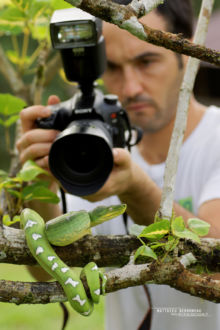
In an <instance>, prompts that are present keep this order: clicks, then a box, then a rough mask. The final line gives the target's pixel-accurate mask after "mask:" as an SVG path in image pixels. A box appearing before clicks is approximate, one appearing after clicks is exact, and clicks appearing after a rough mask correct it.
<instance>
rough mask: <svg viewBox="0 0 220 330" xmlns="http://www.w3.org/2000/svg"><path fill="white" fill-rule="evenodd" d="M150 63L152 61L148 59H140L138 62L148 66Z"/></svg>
mask: <svg viewBox="0 0 220 330" xmlns="http://www.w3.org/2000/svg"><path fill="white" fill-rule="evenodd" d="M151 63H152V61H149V60H141V61H140V62H139V65H143V66H149V65H150V64H151Z"/></svg>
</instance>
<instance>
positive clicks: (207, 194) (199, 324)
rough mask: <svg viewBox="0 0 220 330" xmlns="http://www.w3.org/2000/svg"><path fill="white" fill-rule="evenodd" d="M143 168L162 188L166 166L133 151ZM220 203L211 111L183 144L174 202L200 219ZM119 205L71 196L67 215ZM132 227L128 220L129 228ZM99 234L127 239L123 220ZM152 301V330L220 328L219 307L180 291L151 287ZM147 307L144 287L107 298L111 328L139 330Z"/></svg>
mask: <svg viewBox="0 0 220 330" xmlns="http://www.w3.org/2000/svg"><path fill="white" fill-rule="evenodd" d="M131 155H132V158H133V159H134V160H135V162H136V163H138V164H139V165H140V166H141V167H142V168H143V169H144V170H145V171H146V172H147V173H148V175H149V176H150V177H151V178H152V180H153V181H154V182H155V183H156V184H157V185H158V186H159V187H162V185H163V173H164V168H165V163H162V164H157V165H149V164H147V163H146V161H145V160H144V159H143V158H142V156H141V155H140V153H139V151H138V148H136V147H134V148H133V149H132V152H131ZM216 198H220V109H218V108H216V107H214V106H211V107H209V108H208V109H207V111H206V113H205V115H204V116H203V118H202V120H201V121H200V123H199V125H198V126H197V127H196V129H195V130H194V131H193V133H192V134H191V135H190V136H189V138H188V139H187V140H186V141H185V142H184V144H183V146H182V149H181V153H180V160H179V165H178V171H177V177H176V187H175V201H177V202H179V203H180V204H181V205H182V206H184V207H185V208H187V209H188V210H190V211H191V212H193V213H194V214H197V212H198V209H199V206H200V205H201V204H202V203H204V202H206V201H208V200H212V199H216ZM116 203H118V198H117V197H116V196H112V197H109V198H107V199H105V200H103V201H101V202H97V203H90V202H88V201H85V200H83V199H81V198H79V197H75V196H70V195H67V206H68V211H70V210H80V209H87V210H91V209H93V208H94V207H95V206H97V205H110V204H116ZM131 224H132V220H131V219H129V221H128V226H129V225H131ZM93 233H94V234H96V235H99V234H102V235H103V234H104V235H105V234H106V235H107V234H108V235H118V234H125V228H124V223H123V221H122V217H118V218H115V219H113V220H111V221H108V222H105V223H103V224H101V225H99V226H97V227H95V228H94V231H93ZM148 288H149V291H150V293H151V297H152V302H153V320H152V327H151V330H176V329H178V330H186V329H189V330H197V329H198V330H207V329H213V330H217V329H220V305H217V304H214V303H211V302H208V301H205V300H202V299H200V298H197V297H193V296H190V295H189V294H185V293H182V292H179V291H177V290H175V289H173V288H170V287H169V286H165V285H153V284H151V285H148ZM147 309H148V304H147V299H146V295H145V292H144V290H143V288H142V287H141V286H139V287H133V288H128V289H124V290H120V291H117V292H114V293H110V294H108V295H107V297H106V329H107V330H113V329H114V330H125V329H126V330H135V329H137V328H138V325H139V324H140V323H141V321H142V319H143V317H144V315H145V313H146V312H147Z"/></svg>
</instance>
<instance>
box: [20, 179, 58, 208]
mask: <svg viewBox="0 0 220 330" xmlns="http://www.w3.org/2000/svg"><path fill="white" fill-rule="evenodd" d="M22 199H23V200H25V201H31V200H33V199H35V200H38V201H41V202H45V203H53V204H57V203H59V201H60V199H59V197H58V196H57V195H56V194H55V193H53V192H52V191H51V190H50V189H48V188H46V187H45V186H42V185H40V184H39V183H35V184H32V185H30V186H27V187H25V188H24V189H23V191H22Z"/></svg>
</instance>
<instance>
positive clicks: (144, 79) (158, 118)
mask: <svg viewBox="0 0 220 330" xmlns="http://www.w3.org/2000/svg"><path fill="white" fill-rule="evenodd" d="M142 22H143V23H145V24H146V25H148V26H150V27H153V28H156V29H160V30H166V23H165V21H164V19H163V18H162V17H161V16H158V15H157V14H155V13H153V12H151V13H150V14H148V15H147V16H145V17H143V18H142ZM103 34H104V37H105V40H106V52H107V60H108V67H107V70H106V72H105V74H104V76H103V79H104V83H105V86H106V88H107V90H108V92H109V93H112V94H117V95H118V97H119V100H120V101H121V102H122V105H123V107H124V108H125V109H126V110H127V112H128V115H129V118H130V120H131V122H132V123H133V124H135V125H138V126H140V127H141V128H142V129H143V130H144V132H145V133H153V132H157V131H158V130H160V129H162V128H163V127H165V126H166V125H167V124H168V123H170V121H171V120H173V119H174V116H175V113H176V107H177V101H178V93H179V88H180V85H181V81H182V78H183V69H181V68H180V65H179V62H178V59H177V56H176V54H174V53H173V52H171V51H169V50H167V49H165V48H162V47H157V46H154V45H152V44H149V43H146V42H144V41H141V40H139V39H137V38H136V37H135V36H133V35H131V34H129V33H128V32H127V31H125V30H121V29H119V28H118V27H116V26H114V25H112V24H108V23H104V27H103Z"/></svg>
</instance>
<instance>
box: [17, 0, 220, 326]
mask: <svg viewBox="0 0 220 330" xmlns="http://www.w3.org/2000/svg"><path fill="white" fill-rule="evenodd" d="M115 2H119V1H115ZM190 13H191V7H190V3H189V1H186V0H185V1H181V0H175V1H174V0H170V1H169V0H167V1H165V4H164V5H161V6H160V7H158V9H156V10H155V11H154V12H151V13H150V14H148V15H146V16H145V17H143V18H142V19H141V20H142V22H144V23H145V24H147V25H149V26H150V27H153V28H157V29H160V30H167V31H171V32H174V33H180V32H181V33H183V34H184V35H185V37H187V38H191V34H192V21H191V18H190V17H191V14H190ZM103 34H104V37H105V40H106V50H107V58H108V68H107V70H106V72H105V74H104V76H103V79H104V82H105V86H106V87H107V89H108V91H109V92H110V93H113V94H117V95H118V96H119V99H120V101H121V102H122V104H123V106H124V108H126V110H127V112H128V115H129V117H130V120H131V121H132V123H133V124H136V125H139V126H140V127H142V129H143V132H144V135H143V138H142V140H141V142H140V143H139V145H138V147H135V148H133V150H132V153H131V156H132V158H131V156H130V154H129V153H128V152H127V151H126V150H124V149H115V150H114V169H113V171H112V173H111V174H110V176H109V179H108V180H107V182H106V183H105V185H104V186H103V187H102V188H101V189H100V190H99V191H98V192H97V193H95V194H94V195H91V196H86V197H85V199H87V200H88V201H85V200H82V199H80V198H77V197H74V196H67V201H68V205H70V208H71V209H82V208H84V209H85V208H87V209H89V208H90V209H91V208H93V207H94V204H93V203H94V202H98V201H100V200H103V201H102V202H101V203H103V204H108V203H115V202H117V200H118V198H119V199H120V200H121V201H123V202H125V203H126V204H127V205H128V214H129V216H130V218H132V219H133V221H135V222H137V223H139V224H144V225H148V224H149V223H151V222H152V221H153V218H154V215H155V212H156V211H157V209H158V206H159V203H160V198H161V187H162V183H163V172H164V166H165V164H164V162H165V160H166V156H167V152H168V148H169V142H170V137H171V134H172V129H173V124H174V119H175V113H176V108H177V102H178V92H179V88H180V85H181V81H182V78H183V75H184V69H185V65H186V61H187V58H186V57H185V56H181V55H177V54H175V53H173V52H171V51H169V50H167V49H164V48H160V47H156V46H154V45H151V44H148V43H145V42H143V41H140V40H138V39H137V38H135V37H134V36H132V35H130V34H129V33H128V32H127V31H124V30H120V29H119V28H117V27H116V26H112V25H110V24H107V23H105V24H104V28H103ZM57 102H59V99H58V98H57V97H56V96H52V97H50V98H49V104H54V103H57ZM49 114H50V109H49V108H47V107H43V106H33V107H30V108H28V109H25V110H24V111H22V113H21V120H22V127H23V136H22V137H21V138H20V140H19V141H18V143H17V147H18V149H19V151H20V158H21V161H22V162H24V161H25V160H27V159H34V160H36V161H37V163H38V164H39V165H41V166H42V167H45V168H47V167H48V153H49V150H50V147H51V143H52V142H53V140H54V138H55V136H56V135H57V133H58V132H56V131H54V130H50V131H48V130H42V129H38V128H36V125H35V120H36V118H38V117H47V116H48V115H49ZM219 124H220V113H219V112H218V110H217V108H215V107H210V108H208V109H207V108H206V107H205V106H203V105H201V104H199V103H198V102H197V101H196V100H195V98H194V97H193V96H192V97H191V100H190V105H189V117H188V125H187V129H186V132H185V136H184V144H183V146H182V150H181V155H180V161H179V167H178V172H177V182H176V191H175V201H176V202H175V203H174V211H175V214H176V215H182V216H183V218H184V220H187V219H188V218H189V217H192V216H197V217H199V218H201V219H204V220H206V221H208V222H209V223H210V225H211V229H210V233H209V236H210V237H217V238H219V237H220V222H219V221H218V214H219V213H220V188H219V187H220V167H219V165H220V155H219V151H218V149H219V142H220V135H219V134H220V131H219V128H218V127H220V126H219ZM73 148H74V146H73ZM51 189H54V190H55V189H57V187H56V183H55V182H54V181H53V182H52V184H51ZM115 195H117V196H118V197H116V196H115ZM90 202H92V204H91V203H90ZM98 205H100V202H98ZM181 205H183V206H184V205H187V209H186V208H184V207H183V206H181ZM34 207H35V208H37V210H38V211H39V212H40V213H42V214H43V216H44V218H52V217H54V216H56V215H58V214H59V209H58V208H55V207H53V208H47V209H46V208H45V207H44V209H43V210H42V209H40V207H39V205H34ZM130 223H131V220H130V219H129V224H130ZM96 233H101V234H124V233H125V228H124V224H123V222H122V221H121V219H114V220H112V221H109V222H106V223H105V224H103V225H100V226H98V227H97V228H96ZM150 292H151V295H152V300H153V307H155V308H156V309H155V310H154V315H153V322H152V329H153V330H166V329H171V330H174V329H179V330H182V329H187V328H188V329H199V330H201V329H204V330H205V329H207V328H208V327H212V329H218V328H219V324H220V320H218V317H219V316H218V314H220V313H218V310H217V305H215V304H213V303H210V302H207V301H201V300H200V299H198V298H195V297H191V296H189V295H186V294H183V293H180V292H178V291H176V290H174V289H171V288H169V287H166V286H155V285H151V286H150ZM160 307H165V309H163V311H162V312H160V311H161V309H160ZM169 307H175V308H176V310H175V312H174V313H172V312H171V310H170V309H169ZM184 308H185V309H188V310H191V312H190V313H191V314H190V313H188V314H186V313H185V314H184V312H183V309H184ZM106 309H107V329H111V330H112V329H117V330H124V329H131V330H133V329H137V328H138V325H139V324H140V323H141V321H142V319H143V317H144V315H145V313H146V311H147V300H146V296H145V294H144V291H143V288H142V287H137V288H129V289H126V290H121V291H119V292H117V293H113V294H108V295H107V306H106ZM180 309H181V310H180ZM185 312H187V310H186V311H185ZM195 312H196V313H197V316H195ZM178 313H179V314H178ZM177 314H178V315H177Z"/></svg>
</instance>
